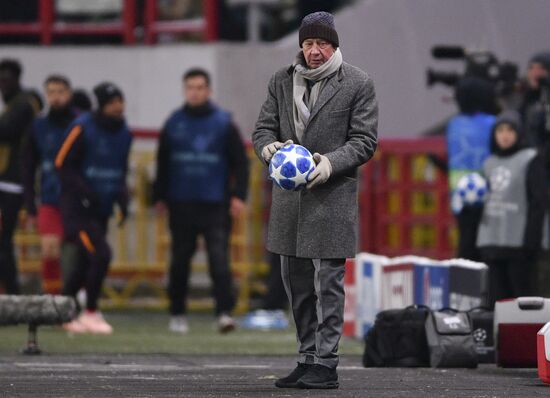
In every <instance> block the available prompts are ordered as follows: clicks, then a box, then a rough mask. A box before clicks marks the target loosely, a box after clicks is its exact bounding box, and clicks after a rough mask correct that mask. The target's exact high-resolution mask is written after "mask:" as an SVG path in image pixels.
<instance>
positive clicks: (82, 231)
mask: <svg viewBox="0 0 550 398" xmlns="http://www.w3.org/2000/svg"><path fill="white" fill-rule="evenodd" d="M107 221H108V220H107V219H101V220H96V219H87V220H80V221H78V222H77V223H74V220H73V223H74V224H73V223H71V222H70V221H69V223H67V222H65V225H67V224H73V225H70V226H69V229H68V231H67V228H66V233H67V232H68V233H67V236H66V237H67V239H68V240H69V241H70V242H72V243H75V244H76V245H77V246H78V249H79V250H78V251H79V253H78V255H77V256H76V258H75V259H76V262H75V263H74V264H72V266H66V267H65V268H66V270H67V274H66V275H64V276H63V280H64V286H63V294H64V295H67V296H72V297H75V296H76V294H77V293H78V291H79V290H80V289H81V288H82V287H84V288H85V289H86V309H87V310H90V311H94V310H96V309H97V303H98V301H99V297H100V295H101V289H102V287H103V282H104V280H105V277H106V276H107V272H108V270H109V263H110V262H111V248H110V247H109V244H108V243H107V237H106V235H107Z"/></svg>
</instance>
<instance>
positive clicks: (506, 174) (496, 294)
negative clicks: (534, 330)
mask: <svg viewBox="0 0 550 398" xmlns="http://www.w3.org/2000/svg"><path fill="white" fill-rule="evenodd" d="M523 140H524V137H523V134H522V128H521V119H520V116H519V114H518V113H517V112H516V111H505V112H503V113H502V114H501V115H499V117H498V119H497V120H496V122H495V125H494V128H493V131H492V136H491V156H489V157H488V158H487V160H486V161H485V163H484V164H483V175H484V176H485V178H486V179H487V181H488V185H489V196H488V199H487V201H486V202H485V204H484V207H483V212H482V216H481V221H480V224H479V231H478V235H477V246H478V248H479V250H480V252H481V259H482V260H483V262H485V263H486V264H487V265H488V266H489V305H490V306H491V308H492V307H494V304H495V301H496V300H501V299H506V298H513V297H519V296H529V295H533V288H534V287H533V286H532V284H531V281H532V280H533V274H534V270H535V268H534V267H535V264H536V259H537V256H538V254H539V251H540V248H541V240H542V235H543V232H542V231H543V219H544V211H545V210H544V209H545V206H546V194H545V190H544V189H543V188H541V187H544V186H545V181H546V173H545V170H544V167H543V163H542V159H541V157H540V156H538V155H537V151H536V150H535V149H533V148H527V147H526V146H525V144H524V142H523Z"/></svg>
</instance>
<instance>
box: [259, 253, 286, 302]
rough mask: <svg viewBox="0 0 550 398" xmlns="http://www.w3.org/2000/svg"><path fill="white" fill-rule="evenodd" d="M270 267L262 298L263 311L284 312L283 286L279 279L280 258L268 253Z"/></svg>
mask: <svg viewBox="0 0 550 398" xmlns="http://www.w3.org/2000/svg"><path fill="white" fill-rule="evenodd" d="M268 260H269V265H270V270H269V276H268V279H267V294H266V295H265V297H264V305H263V309H264V310H284V309H285V308H286V307H287V304H288V299H287V297H286V292H285V285H284V284H283V278H282V277H281V256H279V255H278V254H274V253H268Z"/></svg>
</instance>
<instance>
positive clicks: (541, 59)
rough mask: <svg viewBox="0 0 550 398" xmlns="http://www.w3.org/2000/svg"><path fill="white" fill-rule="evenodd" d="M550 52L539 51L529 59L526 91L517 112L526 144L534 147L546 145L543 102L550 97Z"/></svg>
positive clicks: (542, 147)
mask: <svg viewBox="0 0 550 398" xmlns="http://www.w3.org/2000/svg"><path fill="white" fill-rule="evenodd" d="M549 78H550V52H540V53H537V54H535V55H533V57H531V59H530V60H529V65H528V67H527V76H526V83H527V84H526V86H527V89H526V92H525V96H524V99H523V102H522V104H521V106H520V109H519V112H520V114H521V117H522V122H523V125H524V126H525V136H526V144H527V145H529V146H532V147H535V148H539V149H541V150H542V149H544V147H545V146H548V142H549V141H550V140H549V139H548V135H549V134H550V129H549V128H547V124H546V117H545V116H546V115H545V110H544V102H548V101H550V98H544V97H545V96H548V95H550V93H549V90H550V87H549V86H548V85H549Z"/></svg>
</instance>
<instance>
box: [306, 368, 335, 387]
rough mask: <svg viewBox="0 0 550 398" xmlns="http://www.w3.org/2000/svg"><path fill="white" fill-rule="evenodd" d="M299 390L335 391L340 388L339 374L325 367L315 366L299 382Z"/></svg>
mask: <svg viewBox="0 0 550 398" xmlns="http://www.w3.org/2000/svg"><path fill="white" fill-rule="evenodd" d="M297 384H298V387H299V388H308V389H309V388H316V389H323V390H328V389H333V388H338V386H339V383H338V373H336V369H331V368H327V367H326V366H323V365H318V364H315V365H313V366H312V367H311V368H310V369H309V370H308V372H307V373H306V374H305V375H304V376H303V377H302V378H300V380H298V383H297Z"/></svg>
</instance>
